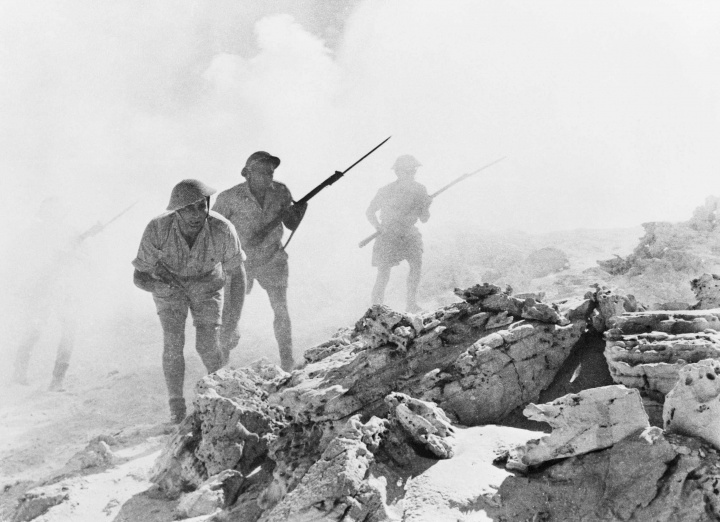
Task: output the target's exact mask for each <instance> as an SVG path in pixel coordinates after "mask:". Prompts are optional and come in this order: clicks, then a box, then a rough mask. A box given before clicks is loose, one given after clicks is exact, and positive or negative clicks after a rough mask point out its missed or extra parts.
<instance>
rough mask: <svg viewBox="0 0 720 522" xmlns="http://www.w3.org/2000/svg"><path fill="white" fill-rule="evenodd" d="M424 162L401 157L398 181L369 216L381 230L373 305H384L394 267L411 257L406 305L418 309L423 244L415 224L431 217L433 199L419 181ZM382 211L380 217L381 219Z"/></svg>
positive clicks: (374, 257)
mask: <svg viewBox="0 0 720 522" xmlns="http://www.w3.org/2000/svg"><path fill="white" fill-rule="evenodd" d="M420 166H421V163H420V162H419V161H418V160H417V159H416V158H415V157H414V156H411V155H410V154H404V155H402V156H400V157H398V158H397V160H396V161H395V163H394V164H393V166H392V169H393V170H394V171H395V174H396V175H397V178H398V179H397V181H394V182H393V183H390V184H389V185H386V186H384V187H382V188H381V189H380V190H378V192H377V194H376V195H375V197H374V198H373V200H372V201H371V202H370V206H369V207H368V209H367V212H366V213H365V215H366V216H367V219H368V221H370V223H371V224H372V225H373V226H374V227H375V229H376V230H377V231H378V232H379V235H378V237H377V239H376V240H375V245H374V246H373V254H372V265H373V266H376V267H377V269H378V271H377V279H376V280H375V285H374V286H373V290H372V302H373V304H382V303H383V301H384V297H385V288H386V287H387V284H388V281H389V280H390V271H391V270H392V267H394V266H396V265H398V264H400V262H401V261H403V260H407V262H408V265H409V266H410V271H409V273H408V278H407V297H406V308H407V310H408V311H417V310H419V308H420V307H419V306H418V303H417V291H418V286H419V284H420V275H421V272H422V254H423V243H422V236H421V234H420V231H419V230H418V229H417V227H416V226H415V224H416V223H417V221H418V220H420V221H421V222H422V223H425V222H427V220H428V219H430V202H431V198H430V196H429V195H428V192H427V189H426V188H425V185H423V184H422V183H418V182H417V181H415V173H416V172H417V169H418V167H420ZM378 213H379V216H380V218H379V219H378Z"/></svg>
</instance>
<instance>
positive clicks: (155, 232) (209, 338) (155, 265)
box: [133, 179, 245, 423]
mask: <svg viewBox="0 0 720 522" xmlns="http://www.w3.org/2000/svg"><path fill="white" fill-rule="evenodd" d="M215 192H216V191H215V189H212V188H210V187H208V186H207V185H205V184H204V183H203V182H201V181H198V180H194V179H186V180H184V181H181V182H180V183H178V184H177V185H175V187H174V188H173V190H172V194H171V196H170V204H169V205H168V207H167V210H168V211H167V212H165V213H164V214H161V215H159V216H158V217H156V218H154V219H153V220H152V221H150V223H149V224H148V225H147V227H146V228H145V232H144V233H143V236H142V240H141V241H140V248H139V249H138V255H137V257H136V258H135V260H134V261H133V266H135V273H134V276H133V280H134V283H135V285H136V286H137V287H138V288H141V289H142V290H146V291H148V292H152V294H153V299H154V301H155V306H156V308H157V312H158V316H160V324H161V325H162V329H163V371H164V373H165V382H166V384H167V388H168V395H169V398H170V399H169V403H170V417H171V421H172V422H174V423H179V422H181V421H182V419H184V418H185V399H184V398H183V384H184V380H185V358H184V356H183V349H184V346H185V322H186V319H187V314H188V309H189V310H190V313H191V314H192V317H193V322H194V324H195V329H196V337H195V339H196V340H195V346H196V349H197V352H198V354H199V355H200V358H201V359H202V361H203V364H204V365H205V368H206V369H207V371H208V372H209V373H212V372H214V371H217V370H219V369H220V368H221V367H222V366H223V364H225V362H227V354H226V353H223V352H222V351H221V349H220V339H219V337H220V338H226V337H227V336H229V335H230V333H231V332H233V331H235V329H236V328H237V323H238V321H239V319H240V312H241V311H242V303H243V299H244V293H245V275H244V269H243V253H242V250H241V249H240V241H239V240H238V237H237V234H236V232H235V229H234V228H233V226H232V224H231V223H229V222H228V221H227V220H226V219H225V218H224V217H222V216H220V215H219V214H216V213H215V212H211V211H210V196H211V195H212V194H214V193H215ZM226 275H230V276H231V277H232V284H230V285H228V290H227V293H226V294H225V296H224V298H225V307H224V308H223V292H222V289H223V286H224V284H225V279H226ZM221 314H222V317H221ZM221 319H222V320H221ZM221 323H222V325H223V327H222V329H221V331H220V332H218V330H219V327H220V324H221Z"/></svg>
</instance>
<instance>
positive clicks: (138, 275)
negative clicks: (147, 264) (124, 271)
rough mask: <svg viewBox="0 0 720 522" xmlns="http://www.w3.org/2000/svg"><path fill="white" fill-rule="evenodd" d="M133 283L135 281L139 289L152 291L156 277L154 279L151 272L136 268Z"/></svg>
mask: <svg viewBox="0 0 720 522" xmlns="http://www.w3.org/2000/svg"><path fill="white" fill-rule="evenodd" d="M133 283H135V286H137V287H138V288H139V289H140V290H145V291H146V292H152V291H153V290H154V289H155V284H156V283H157V279H155V278H154V277H153V276H152V274H148V273H147V272H141V271H140V270H138V269H137V268H136V269H135V272H134V273H133Z"/></svg>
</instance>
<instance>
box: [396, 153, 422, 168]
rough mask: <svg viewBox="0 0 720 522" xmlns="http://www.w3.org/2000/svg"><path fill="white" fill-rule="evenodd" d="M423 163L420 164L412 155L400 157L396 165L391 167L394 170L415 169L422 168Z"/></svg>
mask: <svg viewBox="0 0 720 522" xmlns="http://www.w3.org/2000/svg"><path fill="white" fill-rule="evenodd" d="M421 165H422V163H420V162H419V161H418V160H417V159H416V158H415V156H413V155H412V154H403V155H402V156H399V157H398V159H396V160H395V163H394V164H393V166H392V167H391V168H392V169H397V168H401V169H402V168H414V167H420V166H421Z"/></svg>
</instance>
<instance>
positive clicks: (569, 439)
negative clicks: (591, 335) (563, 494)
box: [507, 386, 650, 471]
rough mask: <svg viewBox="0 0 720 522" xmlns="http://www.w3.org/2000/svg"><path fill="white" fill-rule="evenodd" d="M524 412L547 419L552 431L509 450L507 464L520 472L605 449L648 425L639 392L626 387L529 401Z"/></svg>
mask: <svg viewBox="0 0 720 522" xmlns="http://www.w3.org/2000/svg"><path fill="white" fill-rule="evenodd" d="M523 413H524V414H525V416H526V417H528V418H529V419H531V420H535V421H539V422H547V423H548V424H550V426H551V427H552V428H553V431H552V434H550V435H548V436H545V437H542V438H540V439H538V440H531V441H530V442H528V443H527V444H526V445H524V446H520V447H518V448H516V449H515V450H514V451H512V452H511V453H510V458H509V460H508V462H507V467H508V469H514V470H519V471H527V469H528V468H529V467H531V466H538V465H540V464H543V463H545V462H547V461H551V460H555V459H561V458H567V457H572V456H576V455H582V454H584V453H588V452H591V451H596V450H599V449H603V448H607V447H609V446H612V445H613V444H615V443H617V442H619V441H620V440H622V439H624V438H625V437H627V436H629V435H630V434H632V433H634V432H636V431H638V430H642V429H644V428H647V427H649V426H650V424H649V422H648V416H647V415H646V413H645V410H644V409H643V403H642V399H641V398H640V393H639V392H638V391H637V390H634V389H630V388H626V387H625V386H603V387H601V388H591V389H589V390H584V391H581V392H580V393H577V394H569V395H565V396H564V397H560V398H559V399H556V400H554V401H553V402H551V403H549V404H542V405H536V404H530V405H528V406H527V407H526V408H525V410H524V411H523Z"/></svg>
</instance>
